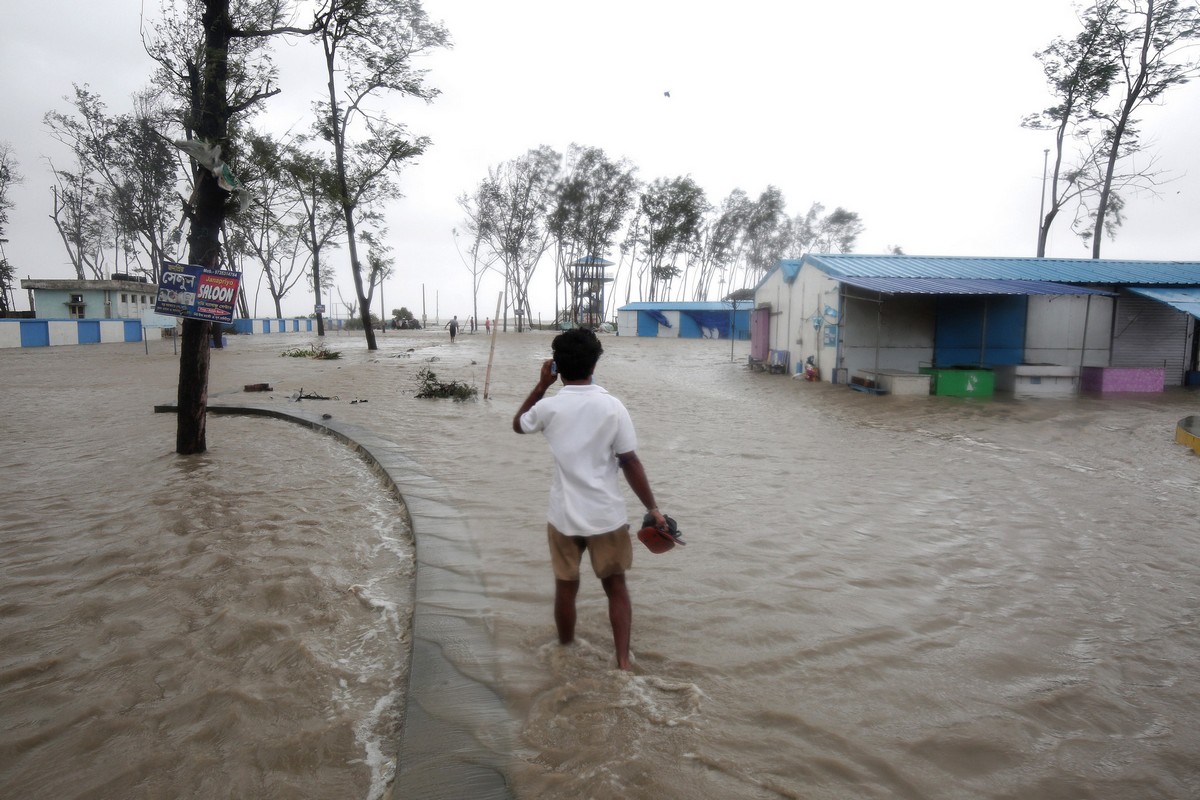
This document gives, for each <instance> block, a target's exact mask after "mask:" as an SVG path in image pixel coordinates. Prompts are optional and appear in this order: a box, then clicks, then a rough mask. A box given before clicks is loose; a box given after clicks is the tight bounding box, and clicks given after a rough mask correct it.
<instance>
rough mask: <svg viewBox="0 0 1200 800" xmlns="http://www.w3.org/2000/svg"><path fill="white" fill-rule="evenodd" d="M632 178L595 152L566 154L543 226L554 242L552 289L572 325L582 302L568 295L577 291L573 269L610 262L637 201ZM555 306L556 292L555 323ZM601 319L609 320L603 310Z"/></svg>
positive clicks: (623, 166)
mask: <svg viewBox="0 0 1200 800" xmlns="http://www.w3.org/2000/svg"><path fill="white" fill-rule="evenodd" d="M635 172H636V168H635V167H634V166H633V165H632V164H631V163H629V161H628V160H626V159H621V160H620V161H613V160H611V159H610V158H608V156H607V155H606V154H605V152H604V151H603V150H601V149H600V148H598V147H582V146H580V145H577V144H572V145H571V147H570V148H569V149H568V151H567V158H566V163H565V170H564V174H563V175H562V176H561V178H560V180H559V182H558V185H557V187H556V190H555V203H554V208H553V209H552V210H551V211H550V214H549V217H548V219H547V222H546V226H547V230H548V231H549V232H550V236H551V238H552V239H553V241H554V263H555V283H556V286H557V287H561V289H562V300H563V307H565V308H571V309H574V311H573V313H572V319H574V320H575V321H576V322H578V310H579V307H580V301H581V299H582V298H580V297H577V296H571V295H570V294H569V293H570V292H572V291H576V290H578V289H579V288H580V287H579V286H578V285H577V284H576V281H575V275H574V274H573V269H574V268H573V266H572V265H573V264H575V262H576V261H578V260H579V259H581V258H606V257H607V256H608V254H609V252H610V251H611V249H612V247H613V245H614V243H615V242H616V238H617V234H618V233H619V232H620V231H621V228H622V226H623V225H624V224H625V220H626V218H627V217H628V216H629V211H630V209H631V208H632V207H633V204H634V202H635V201H636V199H637V195H636V193H637V189H638V182H637V178H636V177H635ZM617 269H618V271H619V270H620V266H619V265H618V267H617ZM613 280H614V281H615V280H616V275H614V276H613ZM610 299H611V298H610ZM558 300H559V294H558V292H557V291H556V292H555V300H554V303H555V307H556V308H555V316H556V317H557V316H558V308H557V306H558ZM599 313H600V314H602V315H604V316H605V317H606V316H607V314H608V312H607V309H600V310H599Z"/></svg>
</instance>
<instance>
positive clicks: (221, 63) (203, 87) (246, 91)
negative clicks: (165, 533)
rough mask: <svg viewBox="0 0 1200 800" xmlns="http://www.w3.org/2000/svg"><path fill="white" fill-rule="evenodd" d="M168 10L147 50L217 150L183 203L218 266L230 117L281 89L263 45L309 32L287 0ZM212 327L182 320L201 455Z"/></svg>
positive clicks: (181, 426)
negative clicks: (290, 14) (289, 21)
mask: <svg viewBox="0 0 1200 800" xmlns="http://www.w3.org/2000/svg"><path fill="white" fill-rule="evenodd" d="M166 10H167V13H166V14H165V15H164V18H163V21H162V22H161V23H160V25H159V26H158V27H157V28H156V37H155V38H154V39H153V40H151V41H149V42H148V43H147V52H148V53H149V54H150V56H151V57H152V58H154V59H155V61H157V62H158V64H159V71H158V74H157V76H156V83H157V85H158V86H159V87H160V89H161V90H162V91H163V93H164V94H165V95H167V96H171V97H174V98H175V99H176V100H177V101H178V102H179V107H178V109H177V113H178V114H179V122H180V124H181V127H182V129H183V132H184V136H185V137H186V138H187V139H189V140H195V141H196V142H197V143H198V144H199V145H201V146H203V147H204V148H205V149H206V150H207V151H208V153H210V154H211V158H210V159H208V163H205V164H202V163H200V162H199V161H197V160H195V159H193V163H192V174H193V186H194V188H193V191H192V194H191V197H190V198H189V199H188V202H187V204H186V205H185V208H184V213H185V215H186V217H187V220H188V222H189V232H188V238H187V244H188V252H187V260H188V262H189V263H191V264H195V265H199V266H204V267H209V268H211V269H217V268H219V267H220V266H221V253H222V249H221V242H220V232H221V230H222V229H223V227H224V222H225V217H226V214H227V212H228V211H229V210H230V209H229V208H228V206H229V204H230V203H231V193H230V192H229V191H227V190H226V189H224V188H222V186H221V184H220V182H219V180H218V175H220V174H221V170H220V169H219V166H223V162H221V161H220V159H221V153H224V154H225V155H226V156H230V155H232V154H231V141H230V137H229V130H230V122H231V120H233V119H234V118H236V117H237V116H238V115H239V114H242V113H245V112H246V111H248V110H249V109H252V108H253V107H254V106H255V105H256V104H258V103H259V102H261V101H262V100H264V99H266V98H267V97H270V96H271V95H274V94H276V93H277V92H278V90H277V89H274V88H272V87H271V81H272V79H273V75H274V73H273V70H272V67H271V63H270V60H269V58H268V57H267V54H266V52H265V50H264V49H263V48H264V46H265V45H266V44H267V41H268V39H269V37H271V36H275V35H280V34H288V33H309V32H310V31H302V30H299V29H296V28H294V27H292V26H289V25H286V24H285V18H284V12H285V11H286V9H285V8H284V7H283V4H282V3H270V2H267V3H258V2H238V3H236V4H235V3H233V2H232V0H188V1H187V3H186V6H185V8H184V10H183V11H182V12H181V13H178V14H177V13H174V9H173V8H171V7H168V8H167V9H166ZM235 11H236V16H235V14H234V13H233V12H235ZM213 161H215V162H217V163H216V164H213V163H212V162H213ZM214 167H218V168H216V169H214ZM211 327H212V324H211V323H209V322H204V321H200V320H194V319H185V320H184V322H183V337H182V342H181V344H180V357H179V391H178V404H177V405H178V416H177V425H176V435H175V450H176V452H178V453H180V454H192V453H202V452H204V451H205V450H206V449H207V447H208V444H207V437H206V425H205V423H206V417H207V408H208V370H209V348H208V340H209V338H210V336H211Z"/></svg>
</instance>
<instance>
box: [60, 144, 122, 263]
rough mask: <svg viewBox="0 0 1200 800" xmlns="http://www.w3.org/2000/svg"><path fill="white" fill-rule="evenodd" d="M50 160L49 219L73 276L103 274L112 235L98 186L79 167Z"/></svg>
mask: <svg viewBox="0 0 1200 800" xmlns="http://www.w3.org/2000/svg"><path fill="white" fill-rule="evenodd" d="M49 163H50V170H51V172H53V173H54V181H55V183H54V185H53V186H51V187H50V192H51V196H52V198H53V203H54V205H53V210H52V211H51V213H50V220H51V221H52V222H53V223H54V228H55V230H57V231H58V235H59V238H60V239H62V243H63V247H64V248H66V251H67V258H68V259H70V261H71V266H72V267H73V268H74V269H75V277H76V278H78V279H79V280H81V281H82V280H87V279H88V276H91V277H92V278H93V279H95V280H100V279H102V278H103V277H104V271H105V263H106V262H105V256H104V251H105V248H106V247H108V244H109V242H111V241H112V240H113V238H114V234H113V233H112V230H113V227H112V214H111V213H109V212H108V211H107V210H106V205H107V204H106V203H105V202H104V200H103V199H102V196H101V192H100V187H99V186H97V184H96V181H95V180H94V179H93V178H92V176H91V174H90V173H88V172H87V171H86V170H84V169H82V168H77V169H76V170H75V171H69V170H60V169H58V168H57V167H55V166H54V163H53V162H49Z"/></svg>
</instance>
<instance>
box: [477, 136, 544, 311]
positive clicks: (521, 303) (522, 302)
mask: <svg viewBox="0 0 1200 800" xmlns="http://www.w3.org/2000/svg"><path fill="white" fill-rule="evenodd" d="M561 160H562V157H561V156H560V155H559V154H558V153H557V152H555V151H554V150H553V149H552V148H550V147H546V146H544V145H543V146H542V147H539V148H537V149H536V150H530V151H529V152H527V153H526V154H525V155H523V156H521V157H519V158H514V159H512V160H511V161H506V162H504V163H502V164H500V165H499V166H497V167H493V168H492V169H489V170H488V177H487V178H485V179H484V180H483V181H482V182H481V183H480V185H479V188H478V189H477V191H476V193H475V203H476V211H477V214H478V220H479V221H478V223H477V224H478V226H479V235H480V237H481V239H482V240H483V242H484V243H486V245H487V246H488V248H489V249H490V250H491V252H492V253H494V254H495V256H496V258H497V260H498V261H499V262H500V264H501V266H502V267H503V270H504V285H505V294H506V296H507V298H508V302H506V303H505V306H504V326H505V330H507V329H508V308H509V306H510V305H512V306H516V307H517V308H518V309H522V308H524V309H528V308H529V282H530V280H531V279H532V278H533V274H534V270H535V269H536V268H537V265H538V262H539V261H540V260H541V258H542V255H543V254H544V253H545V252H546V250H547V249H548V248H549V246H550V238H549V235H548V234H547V232H546V217H547V214H548V213H549V211H550V209H551V207H552V205H553V203H554V189H555V177H556V175H557V172H558V165H559V163H560V162H561ZM520 329H521V323H520V317H518V330H520Z"/></svg>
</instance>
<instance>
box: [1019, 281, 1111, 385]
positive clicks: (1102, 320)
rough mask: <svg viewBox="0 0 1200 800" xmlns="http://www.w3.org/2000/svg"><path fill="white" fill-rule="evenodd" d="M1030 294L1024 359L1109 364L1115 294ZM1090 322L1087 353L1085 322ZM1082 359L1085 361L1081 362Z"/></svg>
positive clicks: (1061, 364)
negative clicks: (1108, 295)
mask: <svg viewBox="0 0 1200 800" xmlns="http://www.w3.org/2000/svg"><path fill="white" fill-rule="evenodd" d="M1090 298H1091V299H1090V303H1089V296H1086V295H1058V296H1045V295H1043V296H1035V297H1030V298H1029V311H1028V316H1027V317H1026V322H1025V361H1026V362H1028V363H1030V364H1057V365H1059V366H1064V367H1079V366H1084V367H1106V366H1108V358H1109V351H1110V347H1111V344H1112V313H1113V298H1111V297H1102V296H1099V295H1091V296H1090ZM1085 321H1086V323H1087V337H1086V348H1087V351H1086V353H1082V352H1081V351H1082V349H1083V348H1084V347H1085V337H1084V323H1085ZM1081 359H1082V362H1081Z"/></svg>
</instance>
